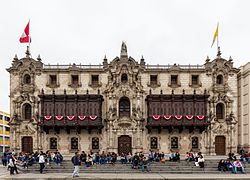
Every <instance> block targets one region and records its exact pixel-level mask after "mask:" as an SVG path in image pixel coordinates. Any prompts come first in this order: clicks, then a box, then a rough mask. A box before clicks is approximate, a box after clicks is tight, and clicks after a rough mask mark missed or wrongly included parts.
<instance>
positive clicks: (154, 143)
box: [150, 137, 158, 149]
mask: <svg viewBox="0 0 250 180" xmlns="http://www.w3.org/2000/svg"><path fill="white" fill-rule="evenodd" d="M150 149H158V139H157V137H151V138H150Z"/></svg>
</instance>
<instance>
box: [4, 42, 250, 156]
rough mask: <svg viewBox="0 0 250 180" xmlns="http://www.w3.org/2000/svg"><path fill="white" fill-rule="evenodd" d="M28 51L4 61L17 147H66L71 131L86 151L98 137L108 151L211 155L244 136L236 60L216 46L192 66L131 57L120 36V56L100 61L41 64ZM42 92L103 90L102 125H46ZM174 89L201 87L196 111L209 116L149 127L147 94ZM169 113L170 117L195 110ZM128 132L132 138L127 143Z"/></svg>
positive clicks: (196, 90) (233, 148)
mask: <svg viewBox="0 0 250 180" xmlns="http://www.w3.org/2000/svg"><path fill="white" fill-rule="evenodd" d="M26 54H27V55H26V57H24V58H22V59H18V58H17V57H15V58H14V60H13V63H12V66H11V67H10V68H8V69H7V70H8V72H9V73H10V107H11V108H10V109H11V117H12V121H11V137H12V140H11V142H12V144H11V147H12V148H14V149H15V150H16V151H25V147H26V146H31V149H32V150H33V151H36V150H44V151H45V150H48V149H52V148H51V147H52V144H53V143H54V145H56V146H54V147H53V148H57V149H59V150H60V151H61V152H62V153H64V154H69V153H71V152H72V151H73V150H74V148H73V149H72V138H77V143H78V145H77V149H80V150H84V151H87V152H88V151H90V150H92V149H93V147H94V146H93V143H96V144H97V145H98V146H97V149H99V150H100V151H109V152H118V151H119V148H122V147H123V146H124V145H125V146H126V145H128V146H131V147H129V148H131V149H130V150H129V151H132V153H134V152H137V151H143V152H145V153H146V152H148V150H149V149H156V150H157V149H158V150H159V151H163V152H165V153H169V152H170V151H175V150H178V151H180V153H185V152H187V151H190V150H193V151H201V152H203V153H204V154H211V155H215V154H226V153H228V152H230V151H232V152H236V151H237V146H238V145H239V143H240V144H243V141H242V140H241V138H240V141H239V142H238V138H237V137H238V125H240V124H241V122H239V121H238V119H240V118H239V116H237V114H238V112H237V97H238V93H237V91H238V89H237V73H238V71H239V70H238V69H236V68H234V67H233V62H232V59H231V58H229V60H225V59H223V58H221V53H220V50H219V49H218V54H217V57H216V58H215V59H214V60H212V61H211V60H210V59H209V58H207V59H206V61H205V64H204V65H195V66H193V65H176V64H174V65H172V66H169V65H168V66H165V65H145V61H144V59H143V57H142V58H141V59H140V61H139V62H138V61H136V60H135V59H133V58H132V57H128V54H127V47H126V44H125V43H122V47H121V53H120V57H116V58H115V59H113V60H112V61H110V62H108V60H107V59H106V57H105V58H104V60H103V65H75V64H73V65H45V64H43V63H42V61H41V58H40V57H38V58H37V59H33V58H31V57H30V54H29V51H27V52H26ZM41 94H45V95H49V94H50V95H51V94H54V95H55V96H56V95H63V94H65V95H66V94H67V95H74V94H75V95H76V94H77V95H84V94H85V95H86V94H90V95H93V94H100V95H101V96H102V98H103V101H102V108H101V116H102V117H100V118H101V123H102V125H103V126H102V128H92V129H90V128H88V127H86V128H81V130H80V131H78V130H79V128H77V127H76V128H75V129H74V128H68V127H66V126H65V127H63V128H61V129H60V130H59V131H57V130H56V128H55V127H52V128H50V127H48V129H47V131H45V128H44V126H43V122H47V121H45V120H44V119H43V116H44V115H49V114H44V113H43V111H42V103H43V102H41V99H40V95H41ZM171 94H173V95H189V96H190V97H191V96H193V97H195V96H196V95H197V96H199V95H204V94H206V96H207V97H208V99H207V100H206V101H205V102H206V104H205V109H206V112H204V114H196V115H204V116H205V119H206V123H205V124H204V125H203V126H202V127H200V126H199V127H197V128H196V125H195V124H193V125H192V126H189V127H188V128H187V127H186V126H184V125H183V126H174V125H171V126H168V127H166V128H165V127H163V126H161V125H160V124H159V126H157V128H150V125H149V123H148V122H149V118H150V117H149V107H148V104H147V101H146V99H147V97H148V96H149V95H160V96H161V95H171ZM65 97H66V96H65ZM173 97H174V96H173ZM126 102H129V104H128V107H129V110H128V112H129V115H124V116H121V113H123V112H125V113H126V111H127V110H126V107H127V106H126V105H124V106H123V105H122V103H125V104H126ZM183 102H185V101H184V100H183ZM195 102H196V100H194V103H195ZM121 108H124V109H122V110H121ZM177 108H178V107H177ZM183 112H184V111H183ZM193 113H194V112H193ZM54 115H55V114H54ZM156 115H160V116H163V115H164V114H156ZM165 115H166V114H165ZM168 115H172V118H174V116H175V115H183V116H185V115H194V114H187V113H186V114H168ZM53 118H54V117H53ZM161 118H162V117H161ZM193 118H195V117H193ZM54 121H56V120H54ZM64 121H67V119H66V120H64ZM239 127H241V126H239ZM239 132H240V133H242V130H240V131H239ZM51 138H54V139H53V141H52V140H51ZM93 138H97V139H98V142H96V141H95V142H94V141H93ZM119 138H120V140H121V141H119ZM122 138H125V140H124V142H122V141H123V140H122ZM126 140H128V141H130V143H128V144H126V143H125V141H126ZM123 143H124V144H123ZM248 144H249V143H248Z"/></svg>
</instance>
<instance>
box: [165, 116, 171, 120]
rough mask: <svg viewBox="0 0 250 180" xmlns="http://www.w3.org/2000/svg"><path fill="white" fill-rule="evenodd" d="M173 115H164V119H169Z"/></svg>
mask: <svg viewBox="0 0 250 180" xmlns="http://www.w3.org/2000/svg"><path fill="white" fill-rule="evenodd" d="M171 117H172V116H163V118H164V119H166V120H169V119H171Z"/></svg>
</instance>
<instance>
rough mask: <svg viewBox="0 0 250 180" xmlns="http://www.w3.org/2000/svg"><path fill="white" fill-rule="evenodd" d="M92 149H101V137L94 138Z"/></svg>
mask: <svg viewBox="0 0 250 180" xmlns="http://www.w3.org/2000/svg"><path fill="white" fill-rule="evenodd" d="M92 149H93V150H97V149H99V138H98V137H93V138H92Z"/></svg>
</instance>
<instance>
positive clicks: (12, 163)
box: [8, 156, 15, 175]
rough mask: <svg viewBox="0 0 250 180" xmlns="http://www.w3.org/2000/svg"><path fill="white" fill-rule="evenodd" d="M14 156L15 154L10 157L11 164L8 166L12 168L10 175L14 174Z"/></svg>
mask: <svg viewBox="0 0 250 180" xmlns="http://www.w3.org/2000/svg"><path fill="white" fill-rule="evenodd" d="M14 161H15V160H14V158H13V156H11V157H10V159H9V164H8V167H9V168H10V175H14Z"/></svg>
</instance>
